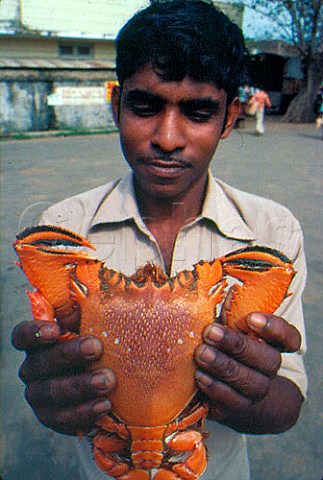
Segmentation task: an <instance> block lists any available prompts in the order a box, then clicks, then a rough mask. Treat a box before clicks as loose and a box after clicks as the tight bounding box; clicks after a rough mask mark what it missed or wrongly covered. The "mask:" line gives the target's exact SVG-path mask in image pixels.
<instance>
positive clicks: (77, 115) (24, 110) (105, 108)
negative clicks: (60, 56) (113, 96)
mask: <svg viewBox="0 0 323 480" xmlns="http://www.w3.org/2000/svg"><path fill="white" fill-rule="evenodd" d="M1 77H2V78H1ZM1 77H0V135H7V134H11V133H14V132H31V131H45V130H61V129H64V130H65V129H70V130H87V129H97V128H112V127H113V119H112V114H111V107H110V104H109V103H104V104H102V105H101V104H100V105H96V104H93V105H92V104H90V105H60V106H58V105H57V106H49V105H48V104H47V96H48V95H50V94H51V93H53V92H54V90H55V88H57V87H59V86H70V87H81V86H82V87H84V86H93V87H102V86H104V82H105V81H107V80H110V79H111V80H113V79H114V77H113V72H101V71H100V73H99V72H98V73H97V74H95V72H93V73H91V72H82V73H81V72H77V73H73V72H65V73H63V72H59V73H57V72H56V73H55V74H53V72H50V73H48V74H44V73H42V72H34V75H31V74H30V72H28V73H26V72H25V75H23V72H21V71H19V74H18V73H17V72H16V74H14V73H12V72H11V73H10V74H9V73H8V75H7V76H5V75H1ZM91 77H92V78H91ZM109 77H110V78H109Z"/></svg>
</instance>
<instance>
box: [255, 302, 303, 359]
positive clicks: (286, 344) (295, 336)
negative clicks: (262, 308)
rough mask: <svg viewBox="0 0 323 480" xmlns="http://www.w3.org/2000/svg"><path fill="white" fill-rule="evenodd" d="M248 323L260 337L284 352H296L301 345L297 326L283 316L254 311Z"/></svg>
mask: <svg viewBox="0 0 323 480" xmlns="http://www.w3.org/2000/svg"><path fill="white" fill-rule="evenodd" d="M247 323H248V325H249V327H250V328H251V329H252V330H253V331H254V332H255V333H256V334H257V335H258V336H259V337H260V338H262V339H263V340H265V341H266V342H268V343H269V344H270V345H273V346H274V347H276V348H278V349H279V350H280V351H282V352H296V351H297V350H298V349H299V347H300V345H301V335H300V333H299V331H298V330H297V328H296V327H294V326H293V325H290V324H289V323H288V322H286V320H284V319H283V318H281V317H277V316H276V315H266V314H264V313H259V312H254V313H251V314H250V315H248V317H247Z"/></svg>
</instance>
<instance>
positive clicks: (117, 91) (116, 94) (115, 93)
mask: <svg viewBox="0 0 323 480" xmlns="http://www.w3.org/2000/svg"><path fill="white" fill-rule="evenodd" d="M120 103H121V87H120V86H119V85H115V86H114V87H113V89H112V93H111V106H112V116H113V120H114V123H115V126H116V127H117V128H119V120H120Z"/></svg>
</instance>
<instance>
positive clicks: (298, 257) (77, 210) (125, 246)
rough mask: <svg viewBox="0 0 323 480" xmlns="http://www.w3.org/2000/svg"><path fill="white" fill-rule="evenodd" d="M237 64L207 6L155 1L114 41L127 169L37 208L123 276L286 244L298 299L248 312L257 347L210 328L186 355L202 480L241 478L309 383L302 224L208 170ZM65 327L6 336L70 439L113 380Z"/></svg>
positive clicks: (234, 103) (94, 412)
mask: <svg viewBox="0 0 323 480" xmlns="http://www.w3.org/2000/svg"><path fill="white" fill-rule="evenodd" d="M245 62H246V52H245V47H244V43H243V38H242V35H241V33H240V30H239V29H238V28H237V27H236V26H235V25H234V24H232V23H231V22H230V21H229V20H228V19H227V17H225V16H224V15H223V14H222V13H220V12H219V11H218V10H217V9H216V8H215V7H214V6H213V4H212V3H211V2H203V1H200V0H184V1H182V0H180V1H178V0H174V1H170V2H160V3H155V4H154V5H151V6H150V7H148V8H147V9H145V10H143V11H142V12H139V13H138V14H137V15H135V16H134V17H133V18H132V19H131V20H130V21H129V22H128V23H127V24H126V25H125V27H124V28H123V29H122V30H121V32H120V34H119V37H118V41H117V75H118V80H119V84H120V86H118V87H115V88H114V90H113V94H112V107H113V115H114V119H115V122H116V125H117V126H118V128H119V130H120V139H121V146H122V150H123V153H124V156H125V159H126V161H127V162H128V164H129V166H130V168H131V170H132V173H131V174H129V175H128V176H126V177H125V178H124V179H122V180H117V181H114V182H112V183H109V184H107V185H104V186H102V187H99V188H96V189H94V190H91V191H89V192H86V193H84V194H82V195H79V196H76V197H73V198H70V199H67V200H66V201H64V202H61V203H60V204H57V205H55V206H53V207H52V208H50V209H49V210H48V211H47V212H45V213H44V215H43V222H44V223H50V224H58V225H62V226H64V227H66V228H69V229H71V230H74V231H77V232H79V233H80V234H82V235H85V236H86V237H87V238H89V240H90V241H91V242H92V243H93V244H94V245H95V246H96V248H97V254H98V256H99V257H100V258H101V259H102V260H105V262H106V265H107V266H108V267H109V268H113V269H116V270H120V271H123V272H124V273H126V274H131V273H133V272H134V271H135V270H136V268H137V267H139V266H140V265H143V264H144V263H145V262H146V261H151V260H153V261H154V262H155V263H156V264H158V265H160V266H161V267H162V268H164V270H165V271H166V272H167V273H168V274H169V275H174V273H175V272H176V271H180V270H183V269H190V268H191V267H192V265H193V264H194V263H196V262H198V261H199V260H201V259H204V260H212V259H213V258H215V257H219V256H221V255H224V254H225V253H227V252H230V251H232V250H235V249H237V248H239V247H243V246H246V245H253V244H259V245H267V246H269V247H272V248H277V249H279V250H283V251H284V253H285V254H286V255H288V256H289V257H290V258H291V259H292V261H294V264H295V269H296V270H297V272H298V273H297V275H296V276H295V278H294V280H293V285H292V289H291V290H292V291H293V296H291V297H289V298H287V299H286V300H285V301H284V303H283V305H282V307H281V308H280V309H279V311H278V312H277V315H276V316H275V315H267V314H266V313H265V312H264V313H261V312H256V313H253V314H250V315H249V317H248V323H249V325H250V327H251V329H252V330H253V331H254V332H255V333H256V335H257V336H259V337H260V338H261V339H263V340H264V341H263V342H259V341H257V340H254V339H252V338H250V337H248V336H246V335H244V334H242V333H241V332H238V331H234V330H231V329H229V328H226V329H224V328H223V327H221V325H219V324H213V325H210V326H208V327H207V328H206V330H205V332H204V337H203V339H204V343H203V345H202V346H201V347H199V348H198V349H197V351H196V353H195V361H196V364H197V366H198V370H197V373H196V382H197V385H198V387H199V389H200V390H201V391H202V392H203V393H204V394H205V395H206V396H207V397H208V399H209V403H210V414H209V419H208V421H207V426H206V429H207V430H208V431H209V432H210V438H209V440H208V451H209V462H208V468H207V470H206V472H205V474H204V475H203V479H212V480H215V479H221V480H235V479H237V480H244V479H247V478H249V469H248V460H247V455H246V446H245V438H244V436H243V435H242V433H279V432H282V431H284V430H286V429H288V428H290V427H291V426H292V425H294V423H295V422H296V420H297V418H298V415H299V411H300V408H301V404H302V402H303V398H304V396H305V391H306V376H305V373H304V368H303V364H302V359H301V356H300V352H301V351H302V352H303V351H304V349H305V344H304V340H303V344H302V347H301V335H300V334H302V336H303V337H304V326H303V319H302V309H301V298H300V297H301V293H302V290H303V287H304V283H305V261H304V253H303V247H302V234H301V230H300V227H299V224H298V222H297V220H295V219H294V217H293V216H292V215H291V214H290V212H289V211H287V210H286V209H285V208H284V207H282V206H280V205H277V204H275V203H273V202H271V201H269V200H265V199H262V198H259V197H255V196H253V195H250V194H247V193H245V192H240V191H238V190H236V189H234V188H231V187H229V186H228V185H226V184H224V183H223V182H220V181H217V180H215V179H214V178H213V177H212V175H211V173H210V172H209V164H210V161H211V159H212V157H213V154H214V152H215V150H216V148H217V145H218V143H219V141H220V140H221V139H225V138H227V137H228V135H229V134H230V132H231V130H232V129H233V126H234V123H235V120H236V118H237V116H238V114H239V100H238V99H237V97H236V95H237V91H238V87H239V85H242V84H243V83H244V81H245V79H244V72H245ZM282 317H284V318H282ZM77 319H78V318H77V314H76V315H75V317H74V318H68V319H60V325H62V326H63V327H67V328H69V329H71V330H77ZM296 327H297V328H296ZM60 331H61V330H60V326H59V325H58V324H48V323H46V322H40V323H35V322H26V323H23V324H20V325H19V326H18V327H16V329H15V331H14V332H13V344H14V345H15V347H16V348H18V349H23V350H26V352H27V356H26V359H25V361H24V363H23V365H22V366H21V369H20V376H21V378H22V380H23V381H24V382H25V383H26V398H27V400H28V402H29V403H30V405H31V406H32V408H33V409H34V411H35V413H36V415H37V417H38V418H39V420H40V421H41V422H42V423H43V424H44V425H46V426H48V427H50V428H52V429H54V430H57V431H59V432H63V433H67V434H71V435H76V434H77V432H79V431H88V430H90V429H91V427H93V425H94V423H95V421H96V420H98V418H100V417H101V416H103V415H105V414H107V413H108V412H109V411H110V408H111V405H110V402H109V392H111V390H112V389H113V387H114V385H115V377H114V374H113V372H111V371H109V370H108V369H100V370H98V371H95V372H94V373H93V372H92V373H86V372H84V366H85V365H87V364H89V363H90V362H91V361H93V360H95V359H97V358H99V357H100V354H101V352H102V346H101V344H100V342H99V340H98V339H96V338H93V337H90V336H87V337H83V338H79V339H75V340H71V341H69V342H64V343H58V342H57V337H58V335H59V333H60ZM282 352H284V353H282ZM285 352H290V353H285ZM293 352H294V353H293ZM179 381H180V379H179ZM129 397H130V398H129V401H131V393H129ZM80 448H81V450H82V452H81V454H80V462H81V464H82V466H81V469H82V475H83V476H82V478H86V479H91V478H93V479H94V478H95V479H101V478H102V479H104V478H106V477H105V475H104V474H102V472H100V471H99V470H98V469H97V467H96V466H95V464H94V462H93V461H92V459H91V452H90V449H89V446H88V444H87V441H86V440H85V441H83V442H82V443H81V447H80Z"/></svg>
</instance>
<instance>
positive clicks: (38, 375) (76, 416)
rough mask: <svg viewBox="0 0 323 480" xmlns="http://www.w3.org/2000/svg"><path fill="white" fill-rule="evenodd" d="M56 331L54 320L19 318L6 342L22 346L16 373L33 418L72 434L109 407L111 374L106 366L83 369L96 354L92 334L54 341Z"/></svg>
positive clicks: (99, 349)
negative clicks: (23, 319) (21, 319)
mask: <svg viewBox="0 0 323 480" xmlns="http://www.w3.org/2000/svg"><path fill="white" fill-rule="evenodd" d="M59 335H61V330H60V327H59V325H58V324H56V323H51V322H23V323H21V324H19V325H18V326H17V327H16V328H15V329H14V331H13V333H12V344H13V346H14V347H15V348H17V349H18V350H25V352H26V358H25V361H24V362H23V364H22V365H21V367H20V371H19V376H20V378H21V380H22V381H23V382H24V383H25V384H26V389H25V396H26V399H27V401H28V403H29V404H30V405H31V407H32V409H33V410H34V412H35V414H36V416H37V418H38V419H39V420H40V422H41V423H43V424H44V425H45V426H47V427H49V428H52V429H53V430H56V431H58V432H61V433H66V434H70V435H77V434H78V433H80V432H87V431H89V430H91V428H92V427H93V425H94V424H95V422H96V421H97V420H98V419H99V418H100V417H102V416H104V415H106V414H107V413H108V412H109V410H110V408H111V404H110V402H109V400H108V395H109V393H110V391H111V390H112V389H113V387H114V385H115V377H114V374H113V373H112V372H111V371H110V370H108V369H98V370H94V371H91V372H86V371H85V367H86V366H87V365H89V364H90V363H91V362H92V361H94V360H98V359H99V358H100V356H101V354H102V345H101V343H100V341H99V340H98V339H97V338H95V337H91V336H85V337H79V338H75V339H73V340H66V341H62V342H60V341H58V337H59Z"/></svg>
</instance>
